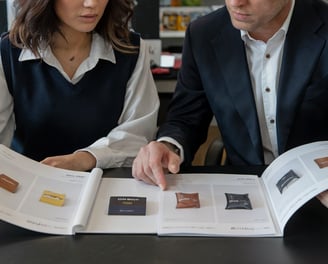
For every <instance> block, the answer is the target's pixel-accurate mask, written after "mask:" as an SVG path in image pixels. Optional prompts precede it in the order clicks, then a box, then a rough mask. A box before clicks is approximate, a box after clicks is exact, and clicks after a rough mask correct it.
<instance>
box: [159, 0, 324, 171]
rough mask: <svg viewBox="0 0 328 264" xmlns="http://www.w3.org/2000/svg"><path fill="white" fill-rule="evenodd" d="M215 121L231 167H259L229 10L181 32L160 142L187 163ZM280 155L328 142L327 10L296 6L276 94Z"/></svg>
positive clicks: (258, 145) (252, 110) (304, 3)
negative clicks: (169, 143)
mask: <svg viewBox="0 0 328 264" xmlns="http://www.w3.org/2000/svg"><path fill="white" fill-rule="evenodd" d="M213 114H214V116H215V118H216V120H217V123H218V127H219V130H220V132H221V135H222V138H223V141H224V144H225V147H226V150H227V153H228V158H229V161H230V162H231V163H232V164H235V165H243V164H250V165H260V164H264V157H263V147H262V141H261V136H260V129H259V123H258V117H257V112H256V106H255V101H254V95H253V91H252V84H251V79H250V74H249V70H248V63H247V58H246V52H245V47H244V42H243V41H242V39H241V35H240V31H239V30H237V29H235V28H234V27H233V25H232V23H231V20H230V17H229V14H228V12H227V9H226V7H223V8H222V9H219V10H217V11H214V12H212V13H210V14H208V15H206V16H204V17H202V18H199V19H197V20H196V21H194V22H192V23H191V24H190V25H189V27H188V29H187V32H186V37H185V42H184V46H183V58H182V67H181V70H180V72H179V76H178V82H177V87H176V91H175V93H174V96H173V99H172V101H171V104H170V109H169V112H168V114H167V121H166V122H165V123H164V124H163V125H162V126H161V127H160V129H159V133H158V137H162V136H171V137H173V138H175V139H176V140H177V141H178V142H179V143H181V144H182V146H183V148H184V153H185V161H186V163H190V162H191V161H192V159H193V156H194V153H195V152H196V151H197V149H198V147H199V145H200V144H201V143H202V142H204V141H205V140H206V136H207V128H208V125H209V123H210V121H211V119H212V117H213ZM276 122H277V123H276V125H277V135H278V150H279V153H280V154H281V153H283V152H284V151H286V150H288V149H290V148H292V147H295V146H297V145H301V144H305V143H308V142H313V141H317V140H328V4H327V3H324V2H321V1H319V0H296V1H295V7H294V12H293V14H292V19H291V22H290V26H289V29H288V32H287V35H286V41H285V44H284V50H283V57H282V65H281V70H280V79H279V84H278V88H277V117H276Z"/></svg>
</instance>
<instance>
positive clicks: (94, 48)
mask: <svg viewBox="0 0 328 264" xmlns="http://www.w3.org/2000/svg"><path fill="white" fill-rule="evenodd" d="M39 53H40V56H36V55H35V54H33V52H32V51H31V50H30V49H27V48H23V49H22V51H21V54H20V56H19V61H28V60H39V59H43V60H44V61H49V60H50V61H51V60H53V56H54V55H53V53H52V51H51V48H50V46H47V47H40V49H39ZM89 59H91V60H94V61H98V60H99V59H102V60H107V61H110V62H112V63H116V59H115V54H114V50H113V47H112V45H111V44H108V43H106V42H105V40H104V39H103V38H102V37H101V36H100V35H99V34H98V33H93V36H92V43H91V51H90V56H89Z"/></svg>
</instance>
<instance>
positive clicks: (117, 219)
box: [81, 178, 160, 234]
mask: <svg viewBox="0 0 328 264" xmlns="http://www.w3.org/2000/svg"><path fill="white" fill-rule="evenodd" d="M159 193H160V189H159V188H158V187H157V186H153V185H149V184H146V183H144V182H141V181H137V180H135V179H131V178H130V179H125V178H124V179H123V178H103V179H102V180H101V183H100V187H99V190H98V194H97V197H96V200H95V203H94V206H93V209H92V211H91V213H90V219H89V222H88V225H87V227H86V228H85V229H84V230H81V232H83V233H122V234H127V233H131V234H137V233H138V234H156V233H157V218H158V195H159Z"/></svg>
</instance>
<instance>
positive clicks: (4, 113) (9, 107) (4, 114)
mask: <svg viewBox="0 0 328 264" xmlns="http://www.w3.org/2000/svg"><path fill="white" fill-rule="evenodd" d="M13 108H14V105H13V99H12V96H11V94H10V92H9V90H8V86H7V82H6V78H5V74H4V71H3V65H2V60H1V56H0V144H4V145H6V146H8V147H9V146H10V144H11V141H12V138H13V134H14V127H15V120H14V112H13Z"/></svg>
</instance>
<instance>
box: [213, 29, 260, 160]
mask: <svg viewBox="0 0 328 264" xmlns="http://www.w3.org/2000/svg"><path fill="white" fill-rule="evenodd" d="M220 32H221V34H220V35H219V36H217V37H216V38H215V39H213V41H212V45H213V48H214V50H215V53H216V57H217V59H216V61H217V62H218V63H219V64H220V69H221V70H222V76H223V79H224V83H225V84H226V85H227V88H228V92H229V94H230V96H231V100H232V104H233V107H234V109H232V111H237V112H238V114H239V115H240V119H238V120H231V124H232V127H234V128H236V129H237V130H236V131H238V134H239V135H246V137H245V138H243V139H242V140H243V150H242V151H243V152H244V155H252V156H253V157H252V158H251V159H252V160H256V161H258V162H259V161H260V162H261V161H263V150H262V143H261V142H262V141H261V136H260V133H259V124H258V118H257V112H256V106H255V102H254V96H253V91H252V85H251V81H250V76H249V71H248V64H247V59H246V54H245V49H244V42H243V41H242V40H241V37H240V31H239V30H235V29H234V28H232V25H230V24H229V25H226V26H225V28H223V29H222V30H221V31H220ZM229 50H232V51H233V52H229ZM230 110H231V109H230ZM236 122H237V123H236ZM254 149H255V150H256V151H255V152H256V153H254V151H253V150H254ZM239 151H240V150H239Z"/></svg>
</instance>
